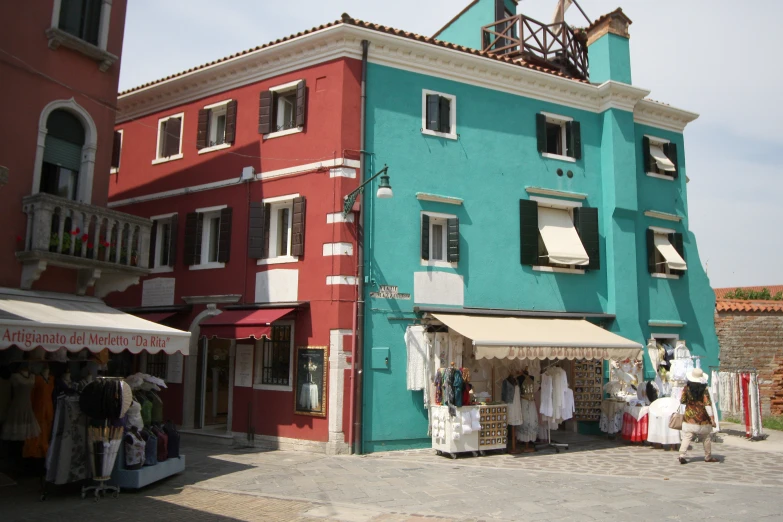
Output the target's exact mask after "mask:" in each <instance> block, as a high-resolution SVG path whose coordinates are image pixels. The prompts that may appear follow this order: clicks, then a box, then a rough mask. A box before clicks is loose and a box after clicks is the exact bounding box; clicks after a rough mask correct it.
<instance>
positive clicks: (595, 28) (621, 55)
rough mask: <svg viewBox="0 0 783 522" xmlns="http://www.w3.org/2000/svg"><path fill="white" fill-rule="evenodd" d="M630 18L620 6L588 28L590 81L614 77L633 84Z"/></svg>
mask: <svg viewBox="0 0 783 522" xmlns="http://www.w3.org/2000/svg"><path fill="white" fill-rule="evenodd" d="M631 23H632V22H631V19H630V18H628V17H627V16H625V14H624V13H623V10H622V9H621V8H619V7H618V8H617V9H615V10H614V11H612V12H611V13H609V14H605V15H603V16H602V17H600V18H599V19H598V20H596V21H595V22H593V23H592V24H591V25H590V27H588V28H587V56H588V59H589V60H590V81H591V82H592V83H599V84H600V83H604V82H605V81H608V80H613V81H616V82H621V83H627V84H630V83H631V49H630V45H629V41H628V40H629V39H630V37H631V36H630V34H628V26H629V25H631Z"/></svg>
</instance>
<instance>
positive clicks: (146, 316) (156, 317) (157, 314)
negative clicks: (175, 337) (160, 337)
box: [133, 312, 177, 324]
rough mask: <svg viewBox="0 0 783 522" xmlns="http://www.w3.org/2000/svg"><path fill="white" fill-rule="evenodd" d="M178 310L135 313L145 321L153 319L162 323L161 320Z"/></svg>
mask: <svg viewBox="0 0 783 522" xmlns="http://www.w3.org/2000/svg"><path fill="white" fill-rule="evenodd" d="M176 313H177V312H150V313H146V314H145V313H141V312H139V313H137V314H133V315H135V316H136V317H140V318H142V319H144V320H145V321H152V322H153V323H158V324H160V323H161V322H163V321H165V320H166V319H168V318H169V317H171V316H172V315H174V314H176Z"/></svg>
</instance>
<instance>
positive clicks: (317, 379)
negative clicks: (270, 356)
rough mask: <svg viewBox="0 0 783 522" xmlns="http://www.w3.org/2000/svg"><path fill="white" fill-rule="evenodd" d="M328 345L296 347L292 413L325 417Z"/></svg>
mask: <svg viewBox="0 0 783 522" xmlns="http://www.w3.org/2000/svg"><path fill="white" fill-rule="evenodd" d="M328 351H329V347H328V346H299V347H297V348H296V359H295V360H296V376H295V377H294V383H295V384H296V387H295V388H294V390H295V392H296V397H295V399H296V400H295V401H294V413H296V414H299V415H311V416H313V417H326V382H327V381H326V366H327V361H328Z"/></svg>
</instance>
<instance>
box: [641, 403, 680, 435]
mask: <svg viewBox="0 0 783 522" xmlns="http://www.w3.org/2000/svg"><path fill="white" fill-rule="evenodd" d="M679 407H680V401H679V399H675V398H673V397H663V398H660V399H658V400H657V401H655V402H654V403H652V404H651V405H650V410H649V424H648V428H647V441H648V442H653V443H658V444H679V443H680V432H679V430H673V429H671V428H669V419H670V418H671V416H672V413H675V412H676V411H677V410H678V409H679Z"/></svg>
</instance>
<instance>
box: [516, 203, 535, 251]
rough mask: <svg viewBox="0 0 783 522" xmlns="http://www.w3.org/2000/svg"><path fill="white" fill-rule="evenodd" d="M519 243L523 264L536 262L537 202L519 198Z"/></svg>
mask: <svg viewBox="0 0 783 522" xmlns="http://www.w3.org/2000/svg"><path fill="white" fill-rule="evenodd" d="M519 245H520V249H521V262H522V264H523V265H530V266H534V265H537V264H538V203H536V202H535V201H531V200H529V199H520V200H519Z"/></svg>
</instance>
